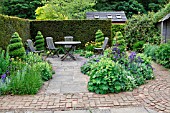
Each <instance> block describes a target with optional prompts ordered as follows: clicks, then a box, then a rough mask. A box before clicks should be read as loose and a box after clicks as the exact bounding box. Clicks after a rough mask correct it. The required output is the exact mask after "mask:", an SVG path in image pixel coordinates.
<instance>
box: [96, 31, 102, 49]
mask: <svg viewBox="0 0 170 113" xmlns="http://www.w3.org/2000/svg"><path fill="white" fill-rule="evenodd" d="M95 35H96V36H95V38H96V39H95V42H96V43H98V45H96V47H101V46H102V43H103V41H104V34H103V33H102V31H101V30H100V29H99V30H98V31H97V32H96V33H95Z"/></svg>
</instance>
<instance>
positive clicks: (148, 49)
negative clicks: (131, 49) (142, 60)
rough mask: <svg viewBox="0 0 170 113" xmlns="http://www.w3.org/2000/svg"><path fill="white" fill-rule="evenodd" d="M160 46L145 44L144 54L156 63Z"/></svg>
mask: <svg viewBox="0 0 170 113" xmlns="http://www.w3.org/2000/svg"><path fill="white" fill-rule="evenodd" d="M158 48H159V46H158V45H151V44H145V45H144V54H145V55H147V56H148V57H151V58H152V60H154V61H156V51H157V50H158Z"/></svg>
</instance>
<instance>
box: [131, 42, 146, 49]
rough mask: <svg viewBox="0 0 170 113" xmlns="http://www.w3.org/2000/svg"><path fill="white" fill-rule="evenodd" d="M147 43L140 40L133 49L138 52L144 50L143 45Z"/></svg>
mask: <svg viewBox="0 0 170 113" xmlns="http://www.w3.org/2000/svg"><path fill="white" fill-rule="evenodd" d="M144 44H145V41H138V42H136V43H134V45H133V50H134V51H136V52H143V45H144Z"/></svg>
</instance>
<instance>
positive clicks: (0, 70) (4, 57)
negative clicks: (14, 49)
mask: <svg viewBox="0 0 170 113" xmlns="http://www.w3.org/2000/svg"><path fill="white" fill-rule="evenodd" d="M9 64H10V57H9V54H8V51H6V54H5V51H4V50H2V49H1V48H0V75H2V74H4V73H5V72H6V71H7V69H8V67H9Z"/></svg>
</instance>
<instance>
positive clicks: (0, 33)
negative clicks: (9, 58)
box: [0, 14, 30, 49]
mask: <svg viewBox="0 0 170 113" xmlns="http://www.w3.org/2000/svg"><path fill="white" fill-rule="evenodd" d="M14 32H18V33H19V35H20V37H21V38H22V40H23V42H25V41H26V39H28V38H30V22H29V20H25V19H20V18H17V17H11V16H4V15H1V14H0V47H2V48H3V49H6V47H7V45H8V44H9V41H10V39H11V36H12V34H13V33H14Z"/></svg>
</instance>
